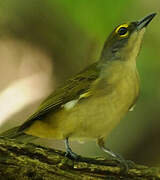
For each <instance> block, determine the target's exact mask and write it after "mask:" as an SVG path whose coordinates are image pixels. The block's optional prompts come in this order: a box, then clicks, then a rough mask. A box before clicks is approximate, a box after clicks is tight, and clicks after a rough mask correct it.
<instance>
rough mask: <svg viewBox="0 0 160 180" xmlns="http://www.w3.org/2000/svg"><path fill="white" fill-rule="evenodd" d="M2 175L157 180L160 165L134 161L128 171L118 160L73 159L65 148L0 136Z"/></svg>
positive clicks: (15, 179) (4, 178)
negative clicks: (148, 164) (60, 149)
mask: <svg viewBox="0 0 160 180" xmlns="http://www.w3.org/2000/svg"><path fill="white" fill-rule="evenodd" d="M0 179H1V180H8V179H11V180H32V179H33V180H41V179H42V180H50V179H51V180H56V179H58V180H59V179H61V180H66V179H75V180H80V179H81V180H82V179H85V180H95V179H98V180H100V179H107V180H117V179H118V180H120V179H121V180H134V179H136V180H139V179H140V180H152V179H153V180H157V179H160V169H159V168H149V167H146V166H141V165H134V167H132V168H131V167H130V168H129V170H128V172H124V171H122V168H120V166H119V165H118V164H117V163H116V162H114V161H108V160H106V159H103V158H94V159H93V158H82V160H81V161H73V160H71V159H69V158H67V157H65V153H64V152H62V151H58V150H54V149H49V148H46V147H42V146H39V145H35V144H22V143H18V142H16V141H15V140H9V139H6V138H0Z"/></svg>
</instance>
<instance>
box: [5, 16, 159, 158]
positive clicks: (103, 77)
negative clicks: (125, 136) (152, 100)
mask: <svg viewBox="0 0 160 180" xmlns="http://www.w3.org/2000/svg"><path fill="white" fill-rule="evenodd" d="M155 15H156V13H152V14H149V15H147V16H146V17H144V18H143V19H142V20H140V21H133V22H129V23H123V24H120V25H118V26H116V27H115V28H114V30H113V31H112V32H111V33H110V35H109V36H108V38H107V40H106V42H105V43H104V47H103V49H102V52H101V55H100V56H99V59H98V60H97V61H96V62H95V63H93V64H91V65H90V66H88V67H86V68H85V69H84V70H82V71H80V72H79V73H78V74H76V75H74V76H73V77H71V78H70V79H68V80H66V81H65V82H64V83H63V84H62V85H61V86H59V87H58V88H57V89H56V90H55V91H54V92H53V93H51V94H50V95H49V96H48V97H47V98H46V99H45V100H44V101H43V102H42V104H41V105H40V106H39V107H38V109H37V111H36V112H35V113H34V114H32V115H31V116H30V117H29V118H28V119H27V120H26V121H25V122H24V123H23V124H22V125H20V126H18V127H15V128H13V129H10V130H8V131H6V132H4V133H2V135H3V136H6V137H10V138H15V139H16V138H17V137H18V136H20V135H22V134H23V135H28V136H31V137H38V138H48V139H55V140H64V142H65V146H66V155H67V156H69V157H71V158H73V159H76V158H77V157H78V155H77V154H76V153H75V152H73V151H72V148H71V146H70V143H69V140H77V141H79V140H83V141H85V140H96V141H97V144H98V145H99V147H100V149H102V150H103V151H104V152H106V153H108V154H109V155H110V156H111V157H113V158H120V157H119V156H118V155H117V154H116V153H114V152H112V151H111V150H109V149H108V148H107V147H106V146H105V142H106V139H107V136H108V134H109V133H110V132H111V131H112V129H113V128H114V127H115V126H116V125H117V124H118V123H119V122H120V120H121V119H122V118H123V117H124V116H125V115H126V113H127V112H128V111H129V110H130V109H131V108H132V107H133V106H134V104H135V103H136V100H137V99H138V97H139V92H140V88H139V87H140V80H139V74H138V70H137V67H136V58H137V56H138V54H139V51H140V49H141V44H142V39H143V35H144V32H145V29H146V27H147V25H148V24H149V23H150V22H151V20H152V19H153V18H154V17H155Z"/></svg>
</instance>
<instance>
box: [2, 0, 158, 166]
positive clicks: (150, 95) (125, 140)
mask: <svg viewBox="0 0 160 180" xmlns="http://www.w3.org/2000/svg"><path fill="white" fill-rule="evenodd" d="M153 12H157V13H158V15H157V17H156V18H155V19H154V20H153V22H152V23H151V24H150V25H149V27H148V28H147V31H146V34H145V37H144V42H143V46H142V50H141V53H140V55H139V57H138V60H137V66H138V70H139V73H140V79H141V95H140V98H139V100H138V102H137V104H136V107H135V109H134V111H133V112H129V113H128V114H127V116H126V117H125V118H124V119H123V120H122V121H121V123H120V124H119V125H118V126H117V127H116V128H115V129H114V130H113V132H112V133H111V134H110V136H109V137H108V141H107V146H108V147H109V148H110V149H112V150H113V151H115V152H118V153H120V154H122V155H123V156H124V157H125V158H126V159H131V160H134V161H135V162H137V163H141V164H147V165H160V156H159V151H160V143H159V139H160V122H159V119H160V83H159V81H160V80H159V79H160V51H159V46H160V35H159V28H160V17H159V12H160V2H159V1H156V0H153V1H144V0H134V1H128V0H123V1H118V0H116V1H106V0H81V1H75V0H60V1H59V0H45V1H44V0H30V1H26V0H14V1H12V0H5V1H3V0H0V59H1V61H0V62H1V65H0V131H4V130H7V129H9V128H11V127H14V126H17V125H18V124H21V123H23V122H24V121H25V120H26V118H27V117H28V116H29V115H30V114H32V113H33V112H34V110H35V109H36V108H37V106H38V105H39V104H40V102H41V101H42V100H43V99H44V98H45V97H46V96H47V95H48V94H49V93H50V92H52V91H53V90H54V89H55V88H56V87H57V86H58V85H59V84H60V83H62V82H63V81H64V80H65V79H67V78H68V77H71V76H72V75H73V74H75V73H77V72H78V71H80V70H81V69H83V68H84V67H86V66H87V65H89V64H91V63H93V62H94V61H96V60H97V59H98V57H99V55H100V51H101V49H102V47H103V43H104V41H105V40H106V38H107V36H108V34H109V32H111V31H112V30H113V28H114V27H115V26H116V25H118V24H121V23H124V22H128V21H135V20H139V19H141V18H143V17H144V16H145V15H148V14H149V13H153ZM40 143H43V144H44V143H46V141H45V140H43V142H42V141H41V142H40ZM47 144H48V145H50V146H53V147H57V148H63V146H62V144H59V142H55V143H54V144H53V143H52V141H49V142H47ZM73 149H74V150H75V151H76V152H78V153H81V154H84V155H87V156H95V155H96V156H101V155H102V152H101V151H100V150H99V149H98V148H97V146H96V145H95V142H86V143H85V144H79V143H73Z"/></svg>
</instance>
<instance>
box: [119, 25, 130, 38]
mask: <svg viewBox="0 0 160 180" xmlns="http://www.w3.org/2000/svg"><path fill="white" fill-rule="evenodd" d="M127 32H128V29H127V28H126V27H121V28H120V29H119V30H118V34H119V35H120V36H123V35H125V34H126V33H127Z"/></svg>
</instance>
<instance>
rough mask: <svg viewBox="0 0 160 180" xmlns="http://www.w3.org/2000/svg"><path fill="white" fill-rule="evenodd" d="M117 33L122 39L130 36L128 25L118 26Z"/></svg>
mask: <svg viewBox="0 0 160 180" xmlns="http://www.w3.org/2000/svg"><path fill="white" fill-rule="evenodd" d="M115 33H116V34H118V36H119V37H121V38H123V37H127V36H128V34H129V31H128V24H122V25H120V26H118V27H117V29H116V30H115Z"/></svg>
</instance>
